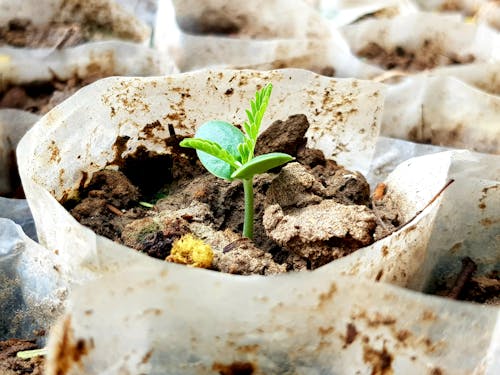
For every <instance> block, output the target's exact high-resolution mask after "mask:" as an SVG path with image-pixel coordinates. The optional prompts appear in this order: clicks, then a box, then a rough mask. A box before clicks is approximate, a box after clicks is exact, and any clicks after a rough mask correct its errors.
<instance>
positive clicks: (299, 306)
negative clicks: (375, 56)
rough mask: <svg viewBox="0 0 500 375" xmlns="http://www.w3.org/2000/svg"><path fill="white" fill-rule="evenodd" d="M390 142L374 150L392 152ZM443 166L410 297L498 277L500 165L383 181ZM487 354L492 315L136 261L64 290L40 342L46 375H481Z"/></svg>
mask: <svg viewBox="0 0 500 375" xmlns="http://www.w3.org/2000/svg"><path fill="white" fill-rule="evenodd" d="M401 142H403V141H400V140H389V139H386V141H385V143H384V144H385V145H386V146H387V147H389V148H390V149H391V150H392V151H396V149H400V148H401V145H400V143H401ZM404 143H407V142H404ZM380 155H381V157H383V156H384V153H383V152H381V153H380ZM443 158H446V159H448V160H449V164H448V171H447V178H449V179H453V180H454V183H453V184H452V185H451V186H450V187H449V189H448V190H447V191H445V192H444V195H443V198H442V200H441V202H440V203H439V212H438V215H437V218H436V221H435V223H434V225H433V228H432V230H433V233H432V236H431V241H430V242H429V244H428V251H427V254H426V257H425V261H424V264H423V265H422V267H421V268H420V270H419V272H420V275H421V279H420V281H421V282H420V283H419V285H414V287H415V288H417V289H422V288H425V289H430V288H429V286H430V285H431V284H432V283H433V282H436V281H441V280H443V279H450V278H456V276H457V274H458V273H459V268H460V259H461V258H462V257H463V256H465V255H467V256H470V257H472V258H474V260H475V261H476V263H477V266H478V269H477V271H476V272H477V273H478V274H480V275H484V274H487V273H488V272H490V271H492V270H495V269H496V270H498V265H499V264H500V258H499V254H498V246H497V245H498V238H496V239H495V237H498V233H499V230H500V220H499V219H500V213H499V212H498V206H499V204H500V189H498V187H500V163H499V160H500V156H494V155H484V154H477V153H471V152H468V151H452V152H444V153H439V154H435V155H427V156H423V157H419V158H415V159H412V160H409V161H406V162H404V163H402V164H401V165H400V166H399V167H398V168H397V169H396V172H395V173H392V174H391V175H390V176H389V180H391V179H397V178H398V173H399V172H398V170H401V169H409V168H410V166H411V165H419V166H420V167H421V168H426V169H427V170H428V171H429V172H430V170H431V169H432V168H431V166H432V165H433V164H435V163H436V162H440V160H441V159H443ZM412 169H413V168H412ZM193 280H196V281H194V282H193ZM110 307H111V308H110ZM471 337H474V340H471V339H470V338H471ZM75 349H77V350H76V351H75ZM499 351H500V308H499V307H487V306H480V305H476V304H470V303H465V302H456V301H452V300H450V299H447V298H442V297H435V296H426V295H423V294H419V293H415V292H413V291H409V290H403V289H400V288H395V287H393V286H390V285H388V284H386V283H373V282H367V281H365V280H363V279H362V278H359V277H356V278H348V277H346V276H341V275H338V273H337V272H336V271H335V266H334V265H333V264H329V265H326V266H323V267H321V268H319V269H316V270H315V271H312V272H305V273H291V274H290V273H289V274H285V275H277V276H270V277H259V276H253V277H241V276H229V275H226V274H220V273H214V272H210V271H205V270H200V269H185V268H183V267H182V266H178V265H174V264H162V263H161V262H158V261H155V260H153V259H148V261H147V262H144V263H143V264H142V265H141V266H137V267H132V268H129V269H126V270H124V271H122V272H120V273H117V274H115V275H111V276H105V277H103V278H102V279H100V280H98V281H95V282H92V283H89V284H87V285H86V286H84V287H82V288H80V289H78V290H76V292H75V293H74V294H73V295H72V296H71V298H70V300H69V303H68V309H67V311H66V313H65V315H64V316H63V317H62V318H61V320H60V321H59V323H58V324H57V326H56V327H55V329H54V330H53V331H52V332H51V337H50V339H49V358H48V371H49V372H48V374H49V375H52V374H56V373H57V370H58V369H60V368H61V367H62V366H65V367H64V368H65V369H66V370H67V371H68V372H67V373H68V374H85V373H106V374H118V373H121V372H126V371H128V372H130V373H142V372H144V373H151V374H161V373H175V374H184V373H185V374H192V373H194V372H200V373H210V374H211V373H213V374H217V373H226V372H225V371H231V370H232V371H235V370H236V369H238V370H241V369H245V371H247V372H248V373H255V374H282V373H300V374H337V373H342V374H344V373H345V374H351V373H356V372H358V371H359V372H363V373H364V372H366V373H369V372H370V371H371V373H382V372H380V371H382V369H383V371H386V372H387V373H395V374H403V373H404V374H422V373H444V374H446V373H450V374H464V375H465V374H472V373H481V374H489V375H493V374H496V373H498V371H500V356H499V354H500V352H499ZM75 352H76V353H78V355H77V356H76V358H77V359H76V360H75V356H73V353H75ZM68 353H71V355H69V354H68Z"/></svg>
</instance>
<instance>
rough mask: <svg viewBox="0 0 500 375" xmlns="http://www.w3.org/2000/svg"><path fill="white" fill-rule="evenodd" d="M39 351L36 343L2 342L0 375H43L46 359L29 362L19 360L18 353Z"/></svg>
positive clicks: (39, 358)
mask: <svg viewBox="0 0 500 375" xmlns="http://www.w3.org/2000/svg"><path fill="white" fill-rule="evenodd" d="M32 349H38V346H37V345H36V344H35V343H34V341H30V340H18V339H9V340H6V341H0V373H1V374H2V375H21V374H23V375H25V374H31V375H43V374H44V362H45V359H44V357H35V358H31V359H29V360H26V359H21V358H17V357H16V354H17V352H20V351H23V350H32Z"/></svg>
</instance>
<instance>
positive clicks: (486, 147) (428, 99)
mask: <svg viewBox="0 0 500 375" xmlns="http://www.w3.org/2000/svg"><path fill="white" fill-rule="evenodd" d="M483 72H484V71H483ZM471 80H473V77H472V78H471ZM478 81H479V82H480V81H481V80H478ZM493 85H496V86H498V84H495V82H494V81H493V82H491V88H492V89H494V90H495V91H496V90H497V89H498V87H493ZM384 108H385V110H384V118H383V122H382V134H383V135H385V136H389V137H395V138H401V139H408V140H412V141H417V142H426V143H432V144H435V145H441V146H449V147H457V148H467V149H470V150H475V151H480V152H486V153H494V154H499V153H500V144H499V140H500V127H499V126H498V124H499V123H500V98H499V97H498V95H492V94H488V93H486V92H484V91H481V90H479V89H477V88H475V87H472V86H470V85H467V84H465V83H464V82H462V81H461V80H458V79H456V78H453V77H449V76H446V75H442V76H441V75H439V74H438V75H433V74H421V75H415V76H412V77H407V78H405V79H404V80H403V81H402V82H401V83H399V84H397V85H391V86H388V88H387V97H386V101H385V106H384Z"/></svg>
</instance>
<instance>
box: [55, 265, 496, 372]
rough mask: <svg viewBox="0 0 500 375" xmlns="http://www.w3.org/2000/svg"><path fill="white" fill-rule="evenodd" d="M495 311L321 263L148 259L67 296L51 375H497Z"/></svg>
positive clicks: (56, 336) (56, 333)
mask: <svg viewBox="0 0 500 375" xmlns="http://www.w3.org/2000/svg"><path fill="white" fill-rule="evenodd" d="M499 318H500V315H499V309H498V308H494V307H484V306H479V305H472V304H469V303H462V302H455V301H451V300H448V299H444V298H438V297H434V296H424V295H421V294H418V293H415V292H413V291H409V290H405V289H401V288H396V287H394V286H391V285H388V284H385V283H373V282H370V281H367V280H364V279H360V278H357V277H341V276H338V275H334V274H331V273H330V272H329V269H328V268H327V267H324V268H320V269H317V270H316V271H314V272H308V273H296V274H285V275H279V276H277V277H276V276H272V277H260V278H255V277H234V276H233V277H231V276H228V275H225V274H219V273H214V272H210V271H204V270H199V269H184V268H182V266H176V265H174V266H173V267H170V268H168V269H167V268H165V267H164V265H162V264H161V263H159V262H154V261H150V262H149V264H146V263H145V264H143V265H142V266H137V267H134V268H131V269H127V270H124V271H122V272H120V273H118V274H115V275H108V276H105V277H103V278H102V279H99V280H97V281H95V282H92V283H89V284H88V285H86V286H85V287H83V288H81V289H79V290H77V291H76V292H75V293H74V294H73V295H72V297H71V299H70V301H69V307H68V309H67V311H66V314H65V315H64V317H63V318H62V319H61V320H60V321H59V323H58V325H57V326H56V328H55V329H54V330H52V332H51V335H50V338H49V356H48V364H47V371H48V375H53V374H57V373H58V371H60V370H61V369H64V370H65V374H68V375H75V374H89V373H100V374H109V375H111V374H123V373H131V374H139V373H144V374H198V373H200V374H214V375H215V374H259V375H260V374H311V375H312V374H314V375H319V374H328V375H330V374H355V373H363V374H370V373H371V374H384V373H386V374H409V375H420V374H433V373H434V374H438V373H442V374H456V375H468V374H472V373H480V374H489V375H493V374H496V373H498V371H499V370H500V362H499V358H500V356H498V351H499V342H500V329H499V326H500V325H499V321H500V319H499ZM472 338H473V339H472Z"/></svg>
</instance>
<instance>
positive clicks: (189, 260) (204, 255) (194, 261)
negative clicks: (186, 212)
mask: <svg viewBox="0 0 500 375" xmlns="http://www.w3.org/2000/svg"><path fill="white" fill-rule="evenodd" d="M213 257H214V253H213V251H212V248H211V247H210V245H208V244H206V243H205V242H203V241H202V240H200V239H198V238H196V237H194V236H193V235H192V234H185V235H184V236H182V237H181V238H179V239H178V240H177V241H175V242H174V244H173V245H172V250H171V251H170V255H169V256H168V257H167V259H166V260H167V261H169V262H173V263H179V264H186V265H188V266H191V267H198V268H210V267H211V266H212V259H213Z"/></svg>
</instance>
